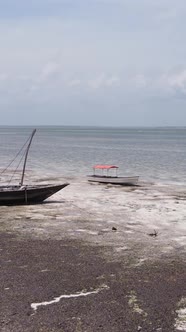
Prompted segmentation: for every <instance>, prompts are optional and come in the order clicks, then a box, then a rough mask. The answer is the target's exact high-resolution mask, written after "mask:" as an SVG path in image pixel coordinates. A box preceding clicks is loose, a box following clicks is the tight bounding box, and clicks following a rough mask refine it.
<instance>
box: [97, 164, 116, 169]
mask: <svg viewBox="0 0 186 332" xmlns="http://www.w3.org/2000/svg"><path fill="white" fill-rule="evenodd" d="M93 168H94V169H111V168H118V166H114V165H95V166H93Z"/></svg>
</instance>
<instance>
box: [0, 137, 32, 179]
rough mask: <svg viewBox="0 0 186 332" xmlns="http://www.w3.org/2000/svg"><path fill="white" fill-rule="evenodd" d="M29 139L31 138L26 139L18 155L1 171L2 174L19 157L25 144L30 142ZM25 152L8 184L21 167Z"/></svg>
mask: <svg viewBox="0 0 186 332" xmlns="http://www.w3.org/2000/svg"><path fill="white" fill-rule="evenodd" d="M29 140H30V137H29V138H28V139H27V140H26V142H25V143H24V144H23V146H22V148H21V149H20V150H19V151H18V153H17V154H16V156H15V157H14V158H13V159H12V160H11V162H10V163H9V164H8V165H7V166H6V167H5V168H4V169H3V170H2V171H1V172H0V175H2V174H3V173H5V172H6V171H7V170H8V168H9V167H10V166H11V165H12V164H13V162H14V161H15V160H16V159H17V157H18V156H19V155H20V154H21V152H22V151H23V149H24V148H25V146H26V145H27V144H28V142H29ZM25 153H26V152H24V153H23V155H22V157H21V159H20V161H19V163H18V166H17V167H16V169H15V170H14V172H13V175H12V176H11V178H10V180H9V181H8V184H10V182H11V181H12V179H13V177H14V175H15V173H16V171H17V170H18V168H19V166H20V164H21V162H22V160H23V158H24V156H25Z"/></svg>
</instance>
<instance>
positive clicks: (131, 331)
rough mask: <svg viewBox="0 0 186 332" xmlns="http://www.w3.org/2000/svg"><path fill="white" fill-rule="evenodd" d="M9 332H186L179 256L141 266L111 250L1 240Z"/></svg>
mask: <svg viewBox="0 0 186 332" xmlns="http://www.w3.org/2000/svg"><path fill="white" fill-rule="evenodd" d="M0 255H1V256H0V257H1V272H0V285H1V308H0V312H1V318H0V330H1V331H2V332H14V331H15V332H22V331H29V332H41V331H43V332H48V331H50V332H57V331H61V332H62V331H63V332H71V331H73V332H81V331H83V332H85V331H87V332H96V331H104V332H108V331H113V332H121V331H122V332H123V331H126V332H135V331H147V332H151V331H157V332H160V331H163V332H171V331H186V330H185V329H184V328H185V326H186V325H185V321H184V319H185V318H184V316H183V315H182V314H181V311H180V314H179V312H178V310H179V309H181V308H183V307H184V308H185V306H186V300H185V299H186V265H185V262H184V261H183V259H182V258H180V256H179V252H177V254H176V253H174V254H173V255H166V254H164V255H162V257H161V260H160V259H158V260H157V261H156V260H153V261H151V260H150V259H149V260H148V259H147V260H146V261H145V262H144V263H143V264H142V265H140V264H139V265H135V264H133V255H132V253H131V254H129V255H125V256H114V257H113V256H112V249H111V248H110V247H109V246H96V245H93V244H90V243H88V242H87V243H86V242H85V241H78V240H67V239H62V240H57V239H55V240H52V239H36V238H32V237H28V238H26V237H22V236H20V235H18V234H16V235H15V234H13V233H10V232H3V231H2V232H1V233H0Z"/></svg>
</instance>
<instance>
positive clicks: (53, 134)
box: [0, 126, 186, 185]
mask: <svg viewBox="0 0 186 332" xmlns="http://www.w3.org/2000/svg"><path fill="white" fill-rule="evenodd" d="M36 129H37V131H36V134H35V136H34V138H33V142H32V145H31V148H30V152H29V157H28V162H27V172H26V180H27V181H35V180H37V181H39V180H40V179H41V180H42V179H43V178H46V179H47V178H49V179H51V178H53V179H55V180H56V181H57V180H59V181H60V179H61V178H63V179H65V178H67V179H68V181H69V180H70V179H71V178H72V179H74V178H78V179H79V180H81V179H84V178H85V177H86V175H88V174H91V173H92V166H93V165H95V164H114V165H117V166H119V171H118V175H121V176H128V175H139V176H140V180H141V181H150V182H151V181H152V182H157V183H167V184H168V183H171V184H177V185H185V184H186V128H185V127H181V128H137V127H136V128H106V127H72V126H55V127H50V126H43V127H37V128H36ZM32 130H33V128H31V127H0V155H1V165H0V169H1V170H3V169H4V168H5V167H6V166H7V165H8V164H9V163H10V162H11V161H12V160H13V158H14V157H15V156H16V154H17V153H18V151H19V150H20V149H21V147H22V146H23V144H24V143H25V142H26V141H27V139H28V137H29V136H30V134H31V132H32ZM18 161H19V159H17V160H16V161H15V163H13V164H12V165H11V169H12V170H13V168H14V167H15V168H16V167H17V164H16V162H17V163H18ZM14 165H15V166H14ZM3 176H4V173H3ZM1 178H2V176H1ZM3 179H4V178H3Z"/></svg>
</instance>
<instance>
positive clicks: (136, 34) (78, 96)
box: [0, 0, 186, 126]
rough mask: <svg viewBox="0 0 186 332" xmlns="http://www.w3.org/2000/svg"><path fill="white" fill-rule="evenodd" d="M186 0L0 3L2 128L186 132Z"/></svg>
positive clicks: (15, 0) (18, 0)
mask: <svg viewBox="0 0 186 332" xmlns="http://www.w3.org/2000/svg"><path fill="white" fill-rule="evenodd" d="M185 17H186V1H185V0H32V1H25V0H0V118H1V121H0V125H78V126H79V125H80V126H81V125H83V126H84V125H88V126H97V125H99V126H186V43H185V31H186V20H185Z"/></svg>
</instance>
